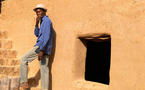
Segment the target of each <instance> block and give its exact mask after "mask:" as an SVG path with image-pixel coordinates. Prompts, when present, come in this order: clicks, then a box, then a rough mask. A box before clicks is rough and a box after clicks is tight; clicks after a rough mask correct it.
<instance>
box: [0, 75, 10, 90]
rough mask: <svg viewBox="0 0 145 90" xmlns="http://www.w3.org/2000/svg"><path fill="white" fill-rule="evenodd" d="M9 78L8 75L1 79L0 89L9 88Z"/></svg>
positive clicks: (8, 89) (6, 89)
mask: <svg viewBox="0 0 145 90" xmlns="http://www.w3.org/2000/svg"><path fill="white" fill-rule="evenodd" d="M10 82H11V79H10V78H8V77H5V78H2V79H1V85H0V90H10Z"/></svg>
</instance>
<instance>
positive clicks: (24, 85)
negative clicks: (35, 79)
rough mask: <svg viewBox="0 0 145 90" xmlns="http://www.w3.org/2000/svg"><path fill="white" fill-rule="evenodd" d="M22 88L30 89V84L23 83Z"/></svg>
mask: <svg viewBox="0 0 145 90" xmlns="http://www.w3.org/2000/svg"><path fill="white" fill-rule="evenodd" d="M20 87H22V88H29V85H28V82H23V83H21V84H20Z"/></svg>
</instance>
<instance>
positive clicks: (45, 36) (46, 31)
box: [40, 21, 52, 51]
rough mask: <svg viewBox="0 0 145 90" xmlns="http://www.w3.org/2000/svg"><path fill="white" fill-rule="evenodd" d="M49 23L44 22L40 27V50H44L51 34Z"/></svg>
mask: <svg viewBox="0 0 145 90" xmlns="http://www.w3.org/2000/svg"><path fill="white" fill-rule="evenodd" d="M51 25H52V23H51V22H50V21H47V22H44V23H43V27H42V28H41V29H42V30H41V31H42V44H41V45H40V50H42V51H43V50H44V49H45V46H46V44H47V42H48V41H49V39H50V36H51V29H50V28H51Z"/></svg>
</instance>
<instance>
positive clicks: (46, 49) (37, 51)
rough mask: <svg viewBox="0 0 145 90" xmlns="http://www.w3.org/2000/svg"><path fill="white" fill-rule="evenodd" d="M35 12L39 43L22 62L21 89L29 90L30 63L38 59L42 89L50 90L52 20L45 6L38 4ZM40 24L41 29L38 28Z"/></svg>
mask: <svg viewBox="0 0 145 90" xmlns="http://www.w3.org/2000/svg"><path fill="white" fill-rule="evenodd" d="M33 10H34V11H35V12H36V15H37V18H36V25H35V30H34V33H35V36H36V37H37V42H36V44H35V45H34V47H33V48H32V49H31V50H30V51H29V52H28V53H26V54H25V55H24V56H23V57H22V58H21V60H20V87H23V88H29V86H28V77H27V71H28V70H27V68H28V63H29V62H31V61H33V60H34V59H36V58H37V57H38V60H39V62H40V72H41V89H42V90H48V84H49V68H48V60H49V55H50V54H51V48H52V32H53V27H52V23H51V20H50V19H49V18H48V16H46V12H47V9H46V8H45V7H44V5H43V4H38V5H37V7H36V8H34V9H33ZM39 23H40V27H39V26H38V25H39Z"/></svg>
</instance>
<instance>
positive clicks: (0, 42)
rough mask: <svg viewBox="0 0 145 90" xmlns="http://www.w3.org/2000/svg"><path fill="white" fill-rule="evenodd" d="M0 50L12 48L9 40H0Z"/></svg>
mask: <svg viewBox="0 0 145 90" xmlns="http://www.w3.org/2000/svg"><path fill="white" fill-rule="evenodd" d="M0 48H3V49H11V48H12V41H11V40H7V39H5V40H0Z"/></svg>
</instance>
